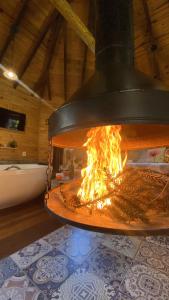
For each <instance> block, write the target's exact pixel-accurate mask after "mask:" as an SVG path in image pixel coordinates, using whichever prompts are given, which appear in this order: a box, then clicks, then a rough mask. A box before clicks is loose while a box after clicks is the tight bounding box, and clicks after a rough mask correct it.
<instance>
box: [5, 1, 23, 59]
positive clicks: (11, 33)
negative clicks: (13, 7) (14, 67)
mask: <svg viewBox="0 0 169 300" xmlns="http://www.w3.org/2000/svg"><path fill="white" fill-rule="evenodd" d="M27 4H28V0H23V1H21V4H20V6H19V9H18V12H17V16H16V19H15V21H14V23H13V24H12V26H11V29H10V31H9V34H8V36H7V39H6V41H5V44H4V46H3V47H2V49H1V51H0V62H2V60H3V58H4V56H5V54H6V51H7V49H8V47H9V45H10V43H11V41H12V40H13V39H14V37H15V34H16V33H17V31H18V27H19V25H20V23H21V21H22V19H23V17H24V15H25V13H26V8H27Z"/></svg>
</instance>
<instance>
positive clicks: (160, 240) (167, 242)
mask: <svg viewBox="0 0 169 300" xmlns="http://www.w3.org/2000/svg"><path fill="white" fill-rule="evenodd" d="M146 240H147V241H148V242H151V243H153V244H156V245H159V246H162V247H166V248H167V249H169V236H166V235H163V236H159V235H158V236H147V237H146Z"/></svg>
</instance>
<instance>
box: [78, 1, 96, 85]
mask: <svg viewBox="0 0 169 300" xmlns="http://www.w3.org/2000/svg"><path fill="white" fill-rule="evenodd" d="M94 19H95V18H94V5H93V0H89V12H88V28H89V30H90V31H91V32H92V34H93V33H94ZM87 54H88V47H87V46H86V44H84V57H83V65H82V77H81V85H82V84H83V83H84V80H85V75H86V65H87Z"/></svg>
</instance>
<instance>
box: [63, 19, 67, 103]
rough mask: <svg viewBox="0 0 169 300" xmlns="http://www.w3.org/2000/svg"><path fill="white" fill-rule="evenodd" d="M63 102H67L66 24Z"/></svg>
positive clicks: (65, 29)
mask: <svg viewBox="0 0 169 300" xmlns="http://www.w3.org/2000/svg"><path fill="white" fill-rule="evenodd" d="M63 64H64V100H65V102H66V101H67V24H66V22H65V24H64V61H63Z"/></svg>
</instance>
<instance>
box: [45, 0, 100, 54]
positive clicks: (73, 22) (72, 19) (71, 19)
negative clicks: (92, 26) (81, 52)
mask: <svg viewBox="0 0 169 300" xmlns="http://www.w3.org/2000/svg"><path fill="white" fill-rule="evenodd" d="M50 2H51V3H52V4H53V5H54V6H55V7H56V8H57V9H58V11H59V12H60V13H61V14H62V15H63V17H64V18H65V19H66V20H67V22H68V23H69V25H70V26H71V27H72V28H73V29H74V30H75V32H76V33H77V34H78V35H79V37H80V38H81V39H82V40H83V41H84V43H85V44H86V45H87V46H88V47H89V49H90V50H91V51H92V52H93V53H95V39H94V37H93V35H92V34H91V32H90V31H89V30H88V28H87V27H86V26H85V24H84V23H83V22H82V21H81V20H80V18H79V17H78V15H77V14H75V12H74V11H73V9H72V8H71V5H70V4H69V3H68V2H67V1H66V0H50Z"/></svg>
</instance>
